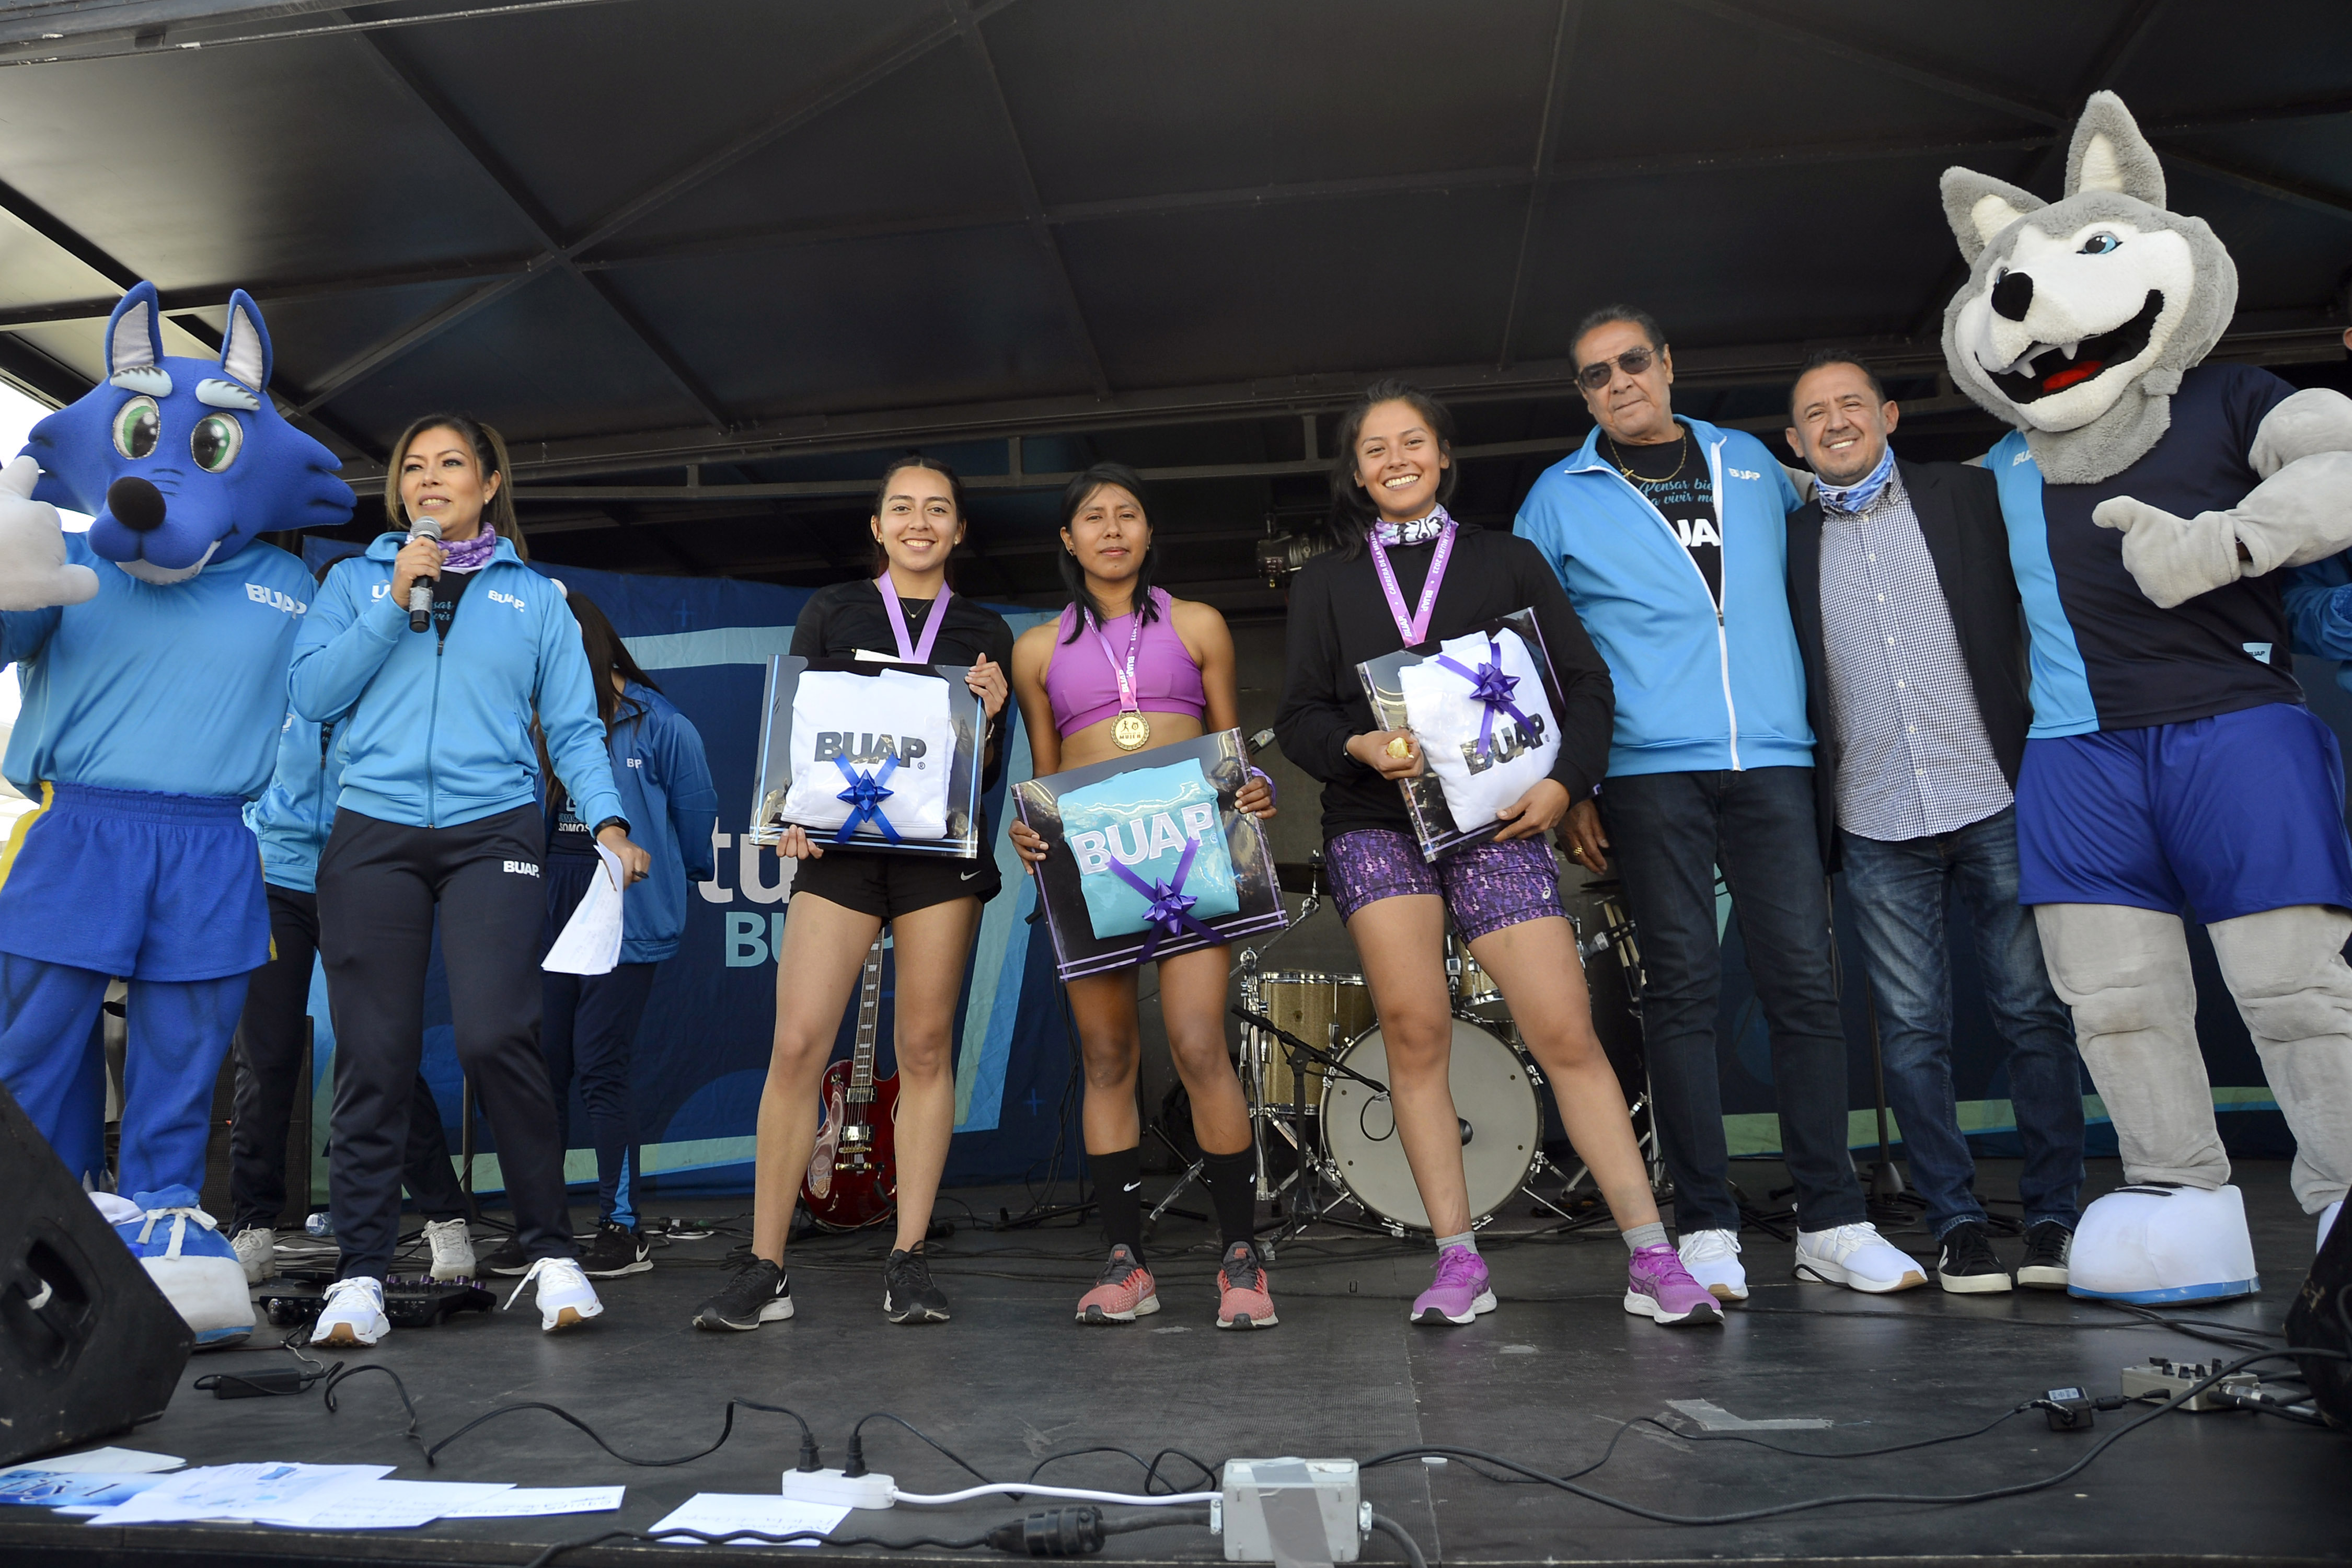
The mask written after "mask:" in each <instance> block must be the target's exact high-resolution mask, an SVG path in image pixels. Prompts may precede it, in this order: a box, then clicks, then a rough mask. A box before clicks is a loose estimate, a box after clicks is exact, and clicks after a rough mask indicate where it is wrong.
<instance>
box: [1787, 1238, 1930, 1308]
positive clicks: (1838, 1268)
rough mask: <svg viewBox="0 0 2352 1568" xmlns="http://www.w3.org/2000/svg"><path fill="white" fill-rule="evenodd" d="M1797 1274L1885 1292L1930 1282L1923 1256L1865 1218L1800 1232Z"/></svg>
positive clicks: (1877, 1292)
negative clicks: (1898, 1243)
mask: <svg viewBox="0 0 2352 1568" xmlns="http://www.w3.org/2000/svg"><path fill="white" fill-rule="evenodd" d="M1797 1278H1798V1279H1818V1280H1820V1281H1821V1282H1822V1284H1824V1285H1844V1286H1847V1287H1849V1288H1851V1289H1855V1290H1866V1291H1868V1292H1870V1293H1871V1294H1872V1295H1874V1296H1883V1295H1885V1294H1886V1293H1887V1292H1888V1291H1890V1290H1908V1289H1911V1288H1912V1287H1914V1286H1916V1285H1925V1284H1926V1283H1927V1270H1926V1269H1924V1268H1921V1267H1919V1260H1918V1259H1917V1258H1914V1257H1912V1256H1911V1255H1910V1254H1909V1253H1907V1252H1906V1251H1904V1250H1903V1249H1902V1248H1901V1247H1896V1246H1895V1245H1894V1244H1893V1243H1892V1242H1890V1241H1888V1240H1887V1239H1886V1238H1885V1237H1883V1236H1881V1235H1879V1234H1878V1227H1877V1226H1874V1225H1872V1224H1871V1223H1869V1222H1868V1221H1867V1220H1864V1221H1863V1222H1861V1223H1859V1224H1856V1225H1842V1226H1838V1227H1837V1228H1836V1229H1834V1230H1801V1231H1799V1232H1798V1233H1797Z"/></svg>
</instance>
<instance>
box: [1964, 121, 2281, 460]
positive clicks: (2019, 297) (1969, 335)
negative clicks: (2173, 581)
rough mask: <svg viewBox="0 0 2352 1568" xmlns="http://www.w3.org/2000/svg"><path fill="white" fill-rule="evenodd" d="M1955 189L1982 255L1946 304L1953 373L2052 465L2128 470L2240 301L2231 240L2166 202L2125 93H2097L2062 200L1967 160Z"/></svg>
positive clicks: (2079, 127)
mask: <svg viewBox="0 0 2352 1568" xmlns="http://www.w3.org/2000/svg"><path fill="white" fill-rule="evenodd" d="M1943 192H1944V216H1945V217H1946V218H1948V220H1949V221H1950V223H1951V226H1952V233H1953V234H1954V235H1955V236H1957V237H1958V239H1959V242H1960V254H1961V256H1963V257H1964V258H1967V260H1968V262H1969V280H1968V283H1967V285H1966V286H1965V287H1964V288H1962V289H1960V291H1959V292H1958V294H1956V295H1954V296H1953V298H1952V302H1951V303H1950V305H1948V306H1947V307H1946V308H1945V310H1944V359H1945V362H1946V363H1947V364H1948V366H1949V367H1950V370H1951V373H1952V379H1953V380H1954V381H1955V382H1956V383H1957V384H1958V385H1959V386H1961V387H1962V388H1964V389H1965V390H1966V391H1967V393H1968V395H1969V396H1970V397H1972V398H1974V399H1975V400H1976V401H1977V403H1978V404H1979V405H1981V406H1983V407H1984V408H1985V409H1987V410H1988V411H1990V413H1991V414H1993V415H1994V416H1997V417H1999V418H2000V420H2002V421H2003V422H2004V423H2006V424H2009V425H2012V426H2016V427H2017V428H2018V429H2020V430H2022V431H2024V432H2025V438H2026V442H2027V445H2028V446H2030V447H2032V450H2033V456H2034V458H2035V460H2036V461H2037V462H2038V463H2039V464H2040V465H2041V467H2042V473H2043V475H2044V476H2045V477H2046V478H2048V479H2052V480H2053V481H2055V482H2057V483H2060V484H2092V483H2095V482H2097V481H2098V480H2100V479H2106V478H2108V477H2109V476H2111V475H2114V474H2117V473H2120V472H2122V471H2123V470H2124V469H2125V468H2129V467H2130V466H2131V465H2132V464H2133V463H2134V462H2136V461H2137V459H2138V458H2140V456H2141V455H2142V454H2143V453H2145V452H2146V451H2147V449H2148V448H2149V447H2153V446H2155V445H2156V443H2157V440H2158V437H2161V436H2162V435H2163V434H2164V431H2165V427H2166V426H2167V425H2168V424H2169V423H2170V421H2171V417H2172V416H2171V407H2170V400H2171V395H2172V394H2173V393H2174V392H2176V391H2178V390H2179V387H2180V374H2181V372H2183V371H2185V370H2187V369H2189V367H2190V366H2191V365H2194V364H2196V363H2198V362H2199V361H2200V360H2201V359H2203V358H2204V357H2205V356H2206V355H2207V354H2208V353H2211V352H2212V348H2213V345H2214V344H2215V343H2217V342H2220V341H2221V332H2222V329H2224V328H2225V327H2227V326H2228V325H2229V324H2230V317H2231V313H2232V312H2233V311H2234V310H2236V309H2237V304H2238V269H2237V268H2235V267H2234V266H2232V265H2231V261H2230V253H2229V252H2228V251H2227V250H2224V249H2223V248H2222V247H2221V241H2220V240H2219V239H2217V238H2215V237H2214V236H2213V231H2212V230H2211V229H2210V228H2208V227H2206V226H2205V224H2204V222H2203V220H2202V219H2200V218H2193V217H2183V216H2180V215H2179V214H2178V213H2174V212H2169V211H2167V210H2166V208H2165V205H2164V171H2163V170H2162V169H2161V168H2159V167H2158V164H2157V161H2156V150H2155V149H2154V148H2152V147H2150V146H2149V145H2148V143H2147V138H2146V137H2145V136H2142V135H2141V134H2140V131H2139V127H2138V125H2137V124H2136V123H2134V121H2133V120H2132V117H2131V113H2130V111H2129V110H2126V109H2125V108H2124V104H2123V100H2121V99H2119V98H2117V97H2116V95H2115V94H2114V93H2111V92H2101V93H2095V94H2093V95H2092V97H2091V100H2090V101H2089V102H2088V103H2087V104H2085V105H2084V109H2083V118H2082V120H2081V121H2079V122H2078V123H2077V124H2076V125H2075V127H2074V144H2073V145H2072V146H2071V147H2070V148H2068V150H2067V153H2066V194H2065V195H2063V197H2061V198H2060V199H2059V200H2058V201H2056V202H2054V203H2051V202H2044V201H2042V198H2040V197H2039V196H2036V195H2032V194H2031V193H2030V192H2026V191H2021V190H2020V189H2018V188H2017V187H2016V186H2015V185H2011V184H2004V183H2003V182H2001V181H2000V180H1996V179H1993V178H1990V176H1988V175H1984V174H1975V173H1973V172H1971V171H1969V170H1967V169H1947V170H1945V171H1944V179H1943Z"/></svg>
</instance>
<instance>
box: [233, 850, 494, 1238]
mask: <svg viewBox="0 0 2352 1568" xmlns="http://www.w3.org/2000/svg"><path fill="white" fill-rule="evenodd" d="M269 945H270V959H269V962H268V963H266V964H263V965H262V966H261V967H260V968H259V969H257V970H255V971H254V972H253V979H252V982H251V983H250V984H248V985H247V987H246V992H245V1013H244V1016H242V1017H240V1018H239V1019H238V1020H237V1026H236V1110H235V1111H234V1113H233V1114H232V1117H231V1120H230V1121H229V1131H228V1150H229V1162H230V1165H229V1180H228V1186H229V1213H230V1215H231V1218H230V1221H229V1225H228V1228H227V1229H226V1231H225V1232H224V1233H223V1234H225V1235H228V1236H235V1235H236V1233H237V1232H238V1231H241V1230H243V1229H245V1228H246V1227H247V1226H260V1227H261V1228H262V1229H264V1230H268V1229H269V1228H271V1227H272V1226H276V1225H277V1223H278V1213H279V1211H280V1210H282V1209H284V1208H285V1206H286V1130H287V1128H288V1127H289V1126H290V1125H291V1124H292V1122H293V1120H294V1103H295V1100H296V1099H297V1098H298V1097H299V1096H302V1095H307V1094H309V1093H310V1083H309V1081H308V1080H307V1079H304V1078H303V1076H302V1046H303V1043H304V1041H305V1040H306V1039H307V1038H308V1031H306V1030H305V1029H304V1028H303V1024H304V1021H305V1020H307V1019H308V1018H309V1017H310V961H311V959H312V958H313V957H315V956H316V955H317V953H318V951H319V896H318V895H317V894H316V893H306V892H303V891H302V890H301V889H299V888H281V887H279V886H278V884H277V883H275V882H272V883H270V884H269ZM409 1105H410V1110H409V1117H408V1149H407V1156H406V1158H405V1160H404V1162H403V1165H404V1174H405V1177H406V1180H407V1183H408V1194H409V1196H411V1197H413V1198H415V1200H416V1206H417V1208H418V1209H419V1210H421V1211H422V1212H423V1213H424V1215H425V1218H427V1219H455V1218H457V1217H458V1216H459V1215H463V1214H465V1212H466V1190H465V1188H464V1187H462V1186H460V1185H459V1184H458V1183H457V1173H456V1172H455V1171H453V1170H452V1169H451V1168H450V1165H449V1143H448V1140H447V1139H446V1138H445V1137H444V1136H443V1135H442V1131H441V1108H440V1106H439V1105H438V1104H436V1102H435V1100H434V1099H433V1090H432V1088H431V1087H430V1086H429V1085H427V1084H426V1083H425V1078H424V1075H423V1074H421V1073H420V1074H418V1075H417V1079H416V1088H415V1092H414V1094H413V1095H412V1096H411V1097H410V1100H409Z"/></svg>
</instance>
